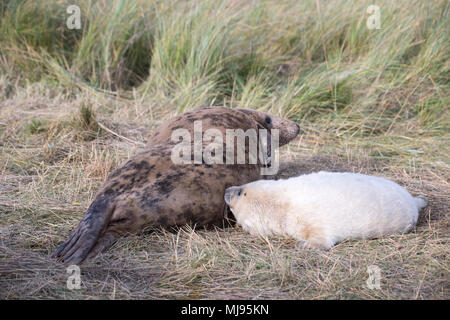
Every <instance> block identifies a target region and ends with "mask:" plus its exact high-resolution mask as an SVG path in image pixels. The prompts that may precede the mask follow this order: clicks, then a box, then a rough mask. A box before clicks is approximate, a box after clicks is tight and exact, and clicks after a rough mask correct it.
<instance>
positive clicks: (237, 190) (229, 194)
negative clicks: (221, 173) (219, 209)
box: [223, 187, 242, 205]
mask: <svg viewBox="0 0 450 320" xmlns="http://www.w3.org/2000/svg"><path fill="white" fill-rule="evenodd" d="M241 193H242V188H241V187H229V188H227V189H226V190H225V195H224V197H223V198H224V200H225V203H226V204H227V205H230V204H231V200H232V199H233V197H235V196H240V195H241Z"/></svg>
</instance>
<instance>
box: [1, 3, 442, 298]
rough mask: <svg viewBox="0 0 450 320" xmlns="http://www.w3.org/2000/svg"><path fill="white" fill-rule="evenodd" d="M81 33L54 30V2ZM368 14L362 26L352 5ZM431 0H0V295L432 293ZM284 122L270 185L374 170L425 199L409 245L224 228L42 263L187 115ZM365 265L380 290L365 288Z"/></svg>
mask: <svg viewBox="0 0 450 320" xmlns="http://www.w3.org/2000/svg"><path fill="white" fill-rule="evenodd" d="M73 3H76V4H78V5H79V7H80V8H81V22H82V28H81V29H80V30H70V29H68V28H67V27H66V19H67V18H68V16H69V14H68V13H67V12H66V9H67V7H68V6H69V5H70V4H73ZM371 4H376V5H378V6H379V7H380V9H381V12H380V13H381V29H379V30H369V29H368V28H367V27H366V20H367V18H368V16H369V14H367V13H366V9H367V7H368V6H369V5H371ZM449 11H450V5H449V3H448V1H444V0H442V1H440V0H436V1H382V0H377V1H376V3H374V2H373V1H346V0H329V1H310V0H306V1H294V0H285V1H238V0H234V1H231V0H230V1H223V2H221V3H220V4H219V3H218V2H217V1H211V0H204V1H182V2H177V1H172V0H169V1H144V0H130V1H118V0H115V1H110V2H106V1H105V2H103V1H99V2H95V1H75V2H74V1H49V0H40V1H39V0H38V1H23V0H17V1H3V2H2V3H1V4H0V216H1V219H0V275H1V277H0V297H1V298H10V299H14V298H275V299H278V298H316V299H320V298H329V299H333V298H343V299H352V298H373V299H377V298H384V299H399V298H407V299H414V298H419V299H420V298H432V299H448V298H449V297H450V295H449V288H450V286H449V280H450V277H449V263H448V261H449V257H448V255H449V236H448V234H449V228H448V223H449V220H448V212H449V206H448V200H449V197H450V191H449V179H450V170H449V168H450V167H449V165H450V161H449V153H450V139H449V138H450V135H449V128H450V123H449V122H450V108H449V102H450V97H449V83H450V82H449V74H450V72H449V61H450V59H449V53H450V48H449V44H450V41H449V34H450V32H449V31H450V18H449ZM209 105H222V106H227V107H232V108H234V107H240V108H254V109H259V110H265V111H268V112H271V113H273V114H277V115H281V116H284V117H287V118H289V119H291V120H294V121H297V122H298V123H300V125H301V126H302V129H303V134H302V135H301V136H300V137H299V138H298V139H297V140H295V141H293V142H292V143H291V144H290V145H289V146H287V147H285V148H284V149H283V152H282V158H281V161H282V162H283V167H282V170H281V171H280V176H285V177H287V176H292V175H297V174H300V173H305V172H312V171H317V170H324V169H326V170H334V171H339V170H349V171H354V172H363V173H370V174H376V175H379V176H384V177H388V178H390V179H393V180H394V181H397V182H399V183H400V184H401V185H403V186H405V187H406V188H407V189H408V190H410V191H411V192H412V193H413V194H414V195H417V194H422V195H426V196H427V197H428V198H429V199H430V206H429V207H428V208H426V209H425V210H424V211H423V212H422V215H421V218H420V220H419V224H418V226H417V228H416V229H415V230H414V231H413V232H412V233H410V234H407V235H401V236H392V237H386V238H383V239H379V240H371V241H347V242H344V243H341V244H339V245H338V246H336V247H335V248H333V249H332V250H330V251H327V252H315V251H302V250H300V249H299V248H298V247H297V245H296V243H295V242H293V241H291V240H289V239H282V238H280V239H278V238H271V239H257V238H252V237H248V235H247V234H245V233H243V232H242V231H241V229H239V228H237V229H226V228H225V229H218V230H215V231H202V230H192V229H189V228H185V229H182V230H179V231H177V232H168V231H163V230H158V231H156V232H152V233H148V234H145V235H140V236H131V237H128V238H125V239H123V240H121V241H119V242H118V243H117V244H116V245H115V247H114V249H112V250H110V251H108V252H107V253H105V254H104V255H102V256H100V257H99V258H98V259H96V260H95V261H93V262H92V263H91V264H89V265H86V266H85V267H83V268H82V281H83V283H82V289H81V290H75V291H70V290H68V289H66V286H65V283H66V279H67V274H66V273H65V269H64V268H62V267H61V266H60V265H58V264H56V263H54V262H53V261H51V260H49V259H47V258H46V255H47V254H48V253H50V252H51V250H52V249H53V248H54V247H55V246H56V245H57V244H59V243H60V242H62V241H63V240H64V238H65V237H66V236H67V235H68V233H69V231H70V230H72V229H73V228H74V227H75V226H76V224H77V223H78V221H79V219H80V218H81V217H82V215H83V214H84V210H85V209H86V208H87V206H88V205H89V203H90V202H91V201H92V197H93V195H94V193H95V191H96V190H97V189H98V187H99V186H100V185H101V184H102V182H103V181H104V179H105V178H106V176H107V174H108V173H109V172H111V170H113V169H114V168H115V167H116V166H118V165H119V164H120V163H121V162H122V161H124V160H125V159H126V158H128V157H129V156H131V155H132V154H134V153H135V152H136V151H138V150H140V149H141V148H142V147H143V143H144V142H145V141H146V137H147V136H148V134H149V133H151V132H152V130H153V129H154V128H155V127H156V126H157V125H159V124H160V123H161V122H162V121H164V120H165V119H168V118H170V117H171V116H173V115H175V114H177V113H181V112H183V111H186V110H191V109H194V108H197V107H200V106H209ZM374 264H375V265H378V266H379V267H380V268H381V274H382V279H381V290H370V289H368V288H367V286H366V284H365V281H366V279H367V277H368V274H367V272H366V270H367V267H368V266H369V265H374Z"/></svg>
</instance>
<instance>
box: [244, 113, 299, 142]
mask: <svg viewBox="0 0 450 320" xmlns="http://www.w3.org/2000/svg"><path fill="white" fill-rule="evenodd" d="M237 110H239V111H241V112H243V113H245V114H247V115H248V116H250V117H252V118H253V119H254V120H255V121H256V122H257V123H258V126H259V127H260V128H262V129H267V130H268V131H269V132H271V131H272V130H278V131H279V137H280V141H279V146H280V147H281V146H283V145H285V144H286V143H288V142H289V141H291V140H293V139H294V138H295V137H296V136H297V135H298V134H299V133H300V126H299V125H298V124H297V123H295V122H294V121H291V120H288V119H283V118H280V117H277V116H274V115H271V114H268V113H265V112H262V111H257V110H251V109H237Z"/></svg>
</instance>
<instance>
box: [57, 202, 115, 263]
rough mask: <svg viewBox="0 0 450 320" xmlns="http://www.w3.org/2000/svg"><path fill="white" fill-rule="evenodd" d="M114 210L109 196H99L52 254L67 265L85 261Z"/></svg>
mask: <svg viewBox="0 0 450 320" xmlns="http://www.w3.org/2000/svg"><path fill="white" fill-rule="evenodd" d="M113 211H114V206H113V204H112V203H111V202H110V199H109V198H108V197H105V196H104V195H100V196H99V197H97V198H96V199H95V200H94V202H92V204H91V205H90V207H89V209H88V211H87V212H86V214H85V215H84V218H83V220H81V222H80V224H79V225H78V227H77V228H76V229H75V231H74V232H73V233H72V235H71V236H70V238H69V239H68V240H67V241H66V242H64V243H63V244H62V245H60V246H59V247H58V248H57V249H56V250H55V251H53V252H52V254H51V255H50V256H51V257H53V258H56V259H57V260H59V261H61V262H63V263H64V264H66V265H69V264H79V263H81V262H83V261H84V260H85V259H86V257H87V256H88V254H89V253H90V251H91V249H92V248H93V247H94V246H95V245H96V243H97V241H98V239H99V238H100V236H101V235H102V233H103V232H104V231H105V229H106V227H107V226H108V224H109V221H110V220H111V216H112V213H113Z"/></svg>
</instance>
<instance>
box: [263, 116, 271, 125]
mask: <svg viewBox="0 0 450 320" xmlns="http://www.w3.org/2000/svg"><path fill="white" fill-rule="evenodd" d="M264 121H265V122H266V123H267V124H271V123H272V119H270V117H269V116H266V118H265V119H264Z"/></svg>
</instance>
